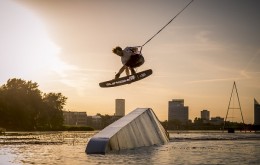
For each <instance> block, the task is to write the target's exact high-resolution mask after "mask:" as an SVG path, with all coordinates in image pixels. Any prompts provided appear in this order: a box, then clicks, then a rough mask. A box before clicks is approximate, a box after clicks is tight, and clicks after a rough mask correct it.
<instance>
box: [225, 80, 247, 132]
mask: <svg viewBox="0 0 260 165" xmlns="http://www.w3.org/2000/svg"><path fill="white" fill-rule="evenodd" d="M234 89H235V90H236V94H237V101H238V105H239V107H237V108H236V107H230V102H231V99H232V97H233V93H234ZM233 99H234V98H233ZM230 109H239V110H240V113H241V117H242V121H243V125H245V122H244V118H243V114H242V110H241V105H240V100H239V96H238V92H237V86H236V82H235V81H234V84H233V88H232V92H231V96H230V99H229V103H228V109H227V114H226V118H225V122H224V127H223V130H225V127H226V121H227V116H228V112H229V110H230ZM228 132H229V133H234V128H233V129H232V128H228Z"/></svg>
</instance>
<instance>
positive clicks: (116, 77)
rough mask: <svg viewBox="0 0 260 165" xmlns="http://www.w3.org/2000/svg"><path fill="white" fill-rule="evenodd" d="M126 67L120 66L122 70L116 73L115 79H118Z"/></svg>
mask: <svg viewBox="0 0 260 165" xmlns="http://www.w3.org/2000/svg"><path fill="white" fill-rule="evenodd" d="M126 67H127V66H125V65H124V66H122V68H120V70H119V71H118V73H117V74H116V75H115V79H118V78H119V77H120V75H121V73H122V72H123V71H124V70H125V69H126Z"/></svg>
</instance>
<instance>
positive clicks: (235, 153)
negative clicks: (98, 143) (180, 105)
mask: <svg viewBox="0 0 260 165" xmlns="http://www.w3.org/2000/svg"><path fill="white" fill-rule="evenodd" d="M95 133H96V132H19V133H17V132H13V133H10V132H9V133H7V134H6V135H4V136H3V135H2V136H0V164H1V165H8V164H12V165H16V164H37V165H38V164H48V165H49V164H52V165H54V164H58V165H60V164H62V165H63V164H65V165H66V164H68V165H72V164H73V165H78V164H79V165H81V164H82V165H83V164H84V165H86V164H87V165H89V164H160V165H161V164H198V165H201V164H235V165H237V164H257V165H259V164H260V134H259V133H253V132H247V133H244V132H236V133H234V134H229V133H222V132H216V131H186V132H169V133H170V142H169V143H168V144H166V145H159V146H152V147H143V148H138V149H133V150H125V151H119V152H113V153H109V154H106V155H87V154H86V153H85V148H86V144H87V142H88V140H89V139H90V138H91V137H92V136H93V135H94V134H95Z"/></svg>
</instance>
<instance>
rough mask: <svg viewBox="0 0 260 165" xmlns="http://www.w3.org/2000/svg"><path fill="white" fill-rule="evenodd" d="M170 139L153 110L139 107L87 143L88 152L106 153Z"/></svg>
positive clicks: (161, 142) (160, 142)
mask: <svg viewBox="0 0 260 165" xmlns="http://www.w3.org/2000/svg"><path fill="white" fill-rule="evenodd" d="M168 141H169V138H168V134H167V132H166V130H165V129H164V128H163V126H162V125H161V123H160V121H159V120H158V118H157V117H156V115H155V114H154V112H153V110H152V109H150V108H137V109H135V110H134V111H132V112H131V113H129V114H128V115H126V116H124V117H122V118H121V119H119V120H117V121H115V122H114V123H112V124H110V125H109V126H107V127H106V128H104V129H103V130H101V131H100V132H99V133H97V134H96V135H94V136H93V137H92V138H91V139H90V141H89V142H88V144H87V148H86V153H87V154H105V153H107V152H109V151H112V150H122V149H132V148H137V147H143V146H151V145H155V144H165V143H167V142H168Z"/></svg>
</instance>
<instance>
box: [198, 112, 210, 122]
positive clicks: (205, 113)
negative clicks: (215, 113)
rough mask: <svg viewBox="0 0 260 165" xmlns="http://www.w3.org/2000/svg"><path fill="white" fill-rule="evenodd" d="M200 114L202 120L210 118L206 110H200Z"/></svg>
mask: <svg viewBox="0 0 260 165" xmlns="http://www.w3.org/2000/svg"><path fill="white" fill-rule="evenodd" d="M200 116H201V119H202V120H207V121H208V120H209V119H210V117H209V111H208V110H203V111H200Z"/></svg>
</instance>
